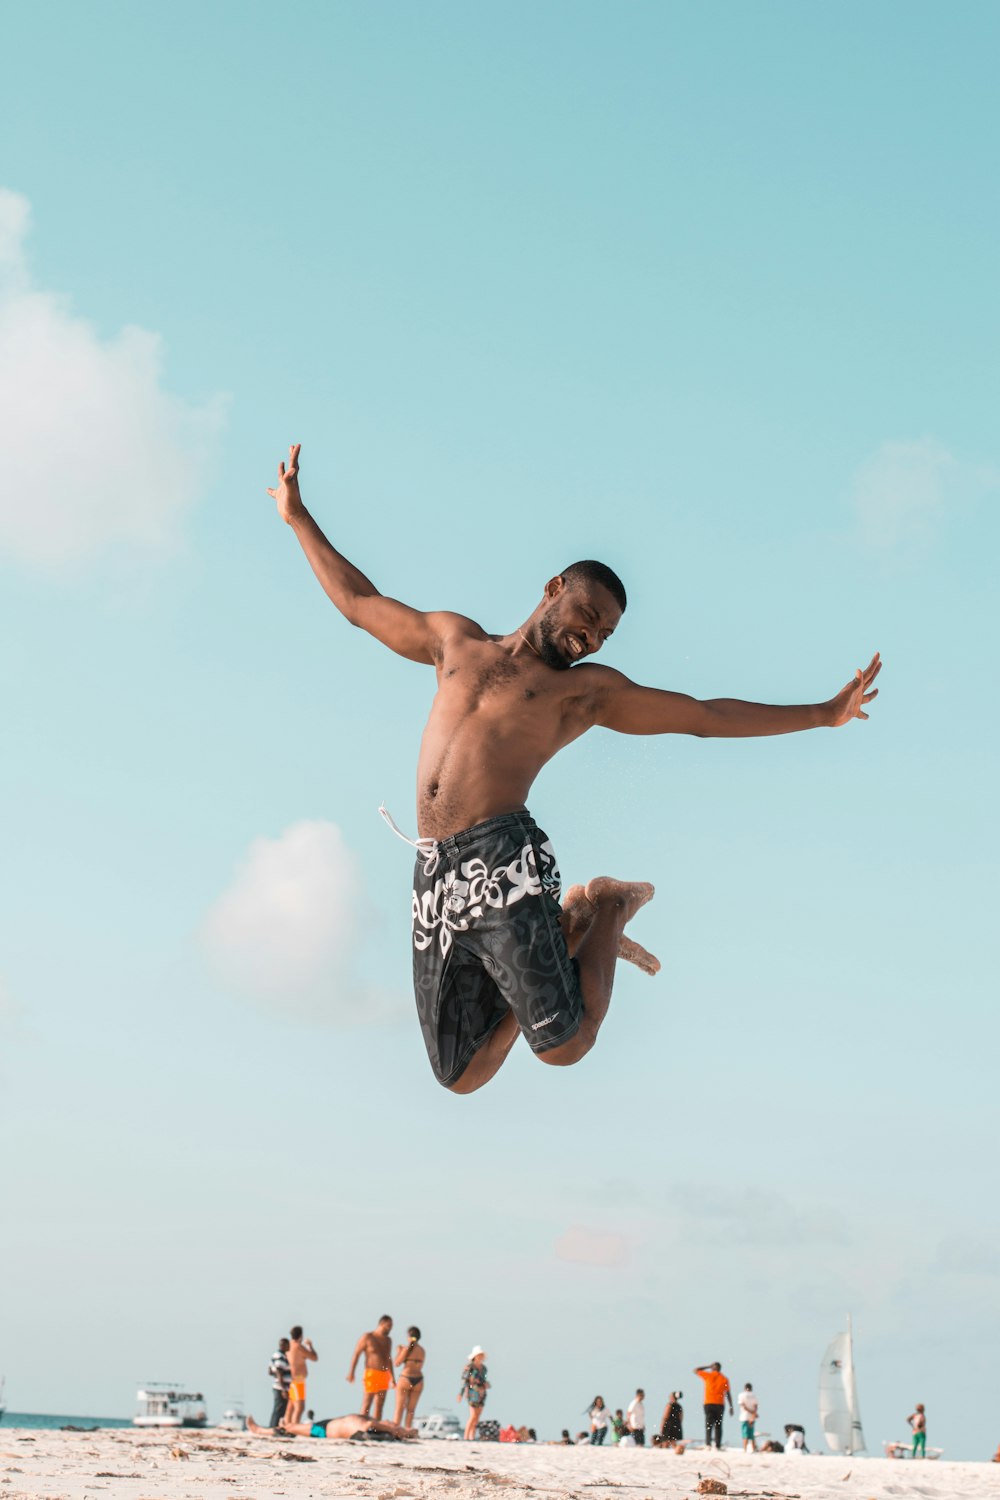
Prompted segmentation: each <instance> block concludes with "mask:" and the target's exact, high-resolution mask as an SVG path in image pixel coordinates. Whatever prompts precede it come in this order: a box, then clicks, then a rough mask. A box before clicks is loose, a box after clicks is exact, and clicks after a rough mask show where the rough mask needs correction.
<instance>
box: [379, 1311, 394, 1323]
mask: <svg viewBox="0 0 1000 1500" xmlns="http://www.w3.org/2000/svg"><path fill="white" fill-rule="evenodd" d="M379 1322H380V1323H391V1322H392V1319H391V1318H390V1316H389V1314H388V1313H383V1314H382V1316H381V1317H380V1318H379Z"/></svg>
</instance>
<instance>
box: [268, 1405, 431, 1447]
mask: <svg viewBox="0 0 1000 1500" xmlns="http://www.w3.org/2000/svg"><path fill="white" fill-rule="evenodd" d="M247 1427H248V1428H249V1430H250V1431H251V1432H252V1433H253V1434H254V1436H255V1437H280V1436H281V1434H282V1433H283V1432H288V1433H291V1434H293V1435H294V1436H295V1437H315V1438H336V1439H338V1440H340V1441H341V1442H343V1441H345V1440H349V1439H350V1438H353V1437H356V1436H357V1435H358V1433H362V1434H364V1435H367V1434H368V1433H380V1432H384V1433H386V1434H387V1435H388V1436H389V1437H394V1438H415V1437H418V1436H419V1434H418V1433H416V1432H414V1430H413V1428H412V1427H400V1426H399V1424H398V1422H376V1421H375V1420H374V1419H373V1418H372V1417H366V1416H362V1414H361V1413H360V1412H353V1413H352V1414H351V1415H350V1416H347V1417H327V1418H326V1420H325V1421H323V1422H289V1421H287V1420H286V1421H284V1422H282V1423H281V1424H280V1425H279V1426H278V1427H261V1426H260V1425H259V1424H258V1423H257V1422H255V1421H254V1419H253V1417H247Z"/></svg>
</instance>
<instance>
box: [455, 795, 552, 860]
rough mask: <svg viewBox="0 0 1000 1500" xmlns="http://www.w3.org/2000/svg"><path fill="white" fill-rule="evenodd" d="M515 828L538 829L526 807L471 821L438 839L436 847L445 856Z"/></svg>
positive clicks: (535, 830)
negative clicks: (470, 825) (466, 825)
mask: <svg viewBox="0 0 1000 1500" xmlns="http://www.w3.org/2000/svg"><path fill="white" fill-rule="evenodd" d="M515 828H516V829H520V830H522V831H523V832H524V833H536V832H537V831H538V824H537V823H536V822H535V820H534V818H533V817H532V816H531V814H530V812H529V811H528V809H527V808H526V807H525V808H522V809H521V811H520V812H509V813H500V814H499V816H498V817H496V818H487V819H486V821H485V823H473V825H472V827H471V828H463V829H461V830H460V831H459V832H458V833H450V834H449V835H448V837H447V838H446V839H439V840H438V842H437V847H438V849H439V850H440V852H441V853H442V854H443V855H444V856H445V857H446V858H447V856H448V855H449V854H456V853H457V852H458V850H459V849H468V848H469V846H470V845H471V844H478V843H479V841H480V839H485V838H489V837H490V835H491V834H494V833H505V832H506V831H507V830H508V829H515Z"/></svg>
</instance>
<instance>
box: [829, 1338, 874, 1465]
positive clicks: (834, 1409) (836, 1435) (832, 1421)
mask: <svg viewBox="0 0 1000 1500" xmlns="http://www.w3.org/2000/svg"><path fill="white" fill-rule="evenodd" d="M819 1425H820V1427H821V1428H822V1429H823V1436H824V1438H825V1439H826V1445H827V1447H828V1448H829V1449H830V1450H831V1452H833V1453H863V1452H864V1451H865V1435H864V1433H863V1432H862V1430H861V1413H860V1412H859V1410H858V1388H857V1384H856V1383H855V1379H854V1347H853V1342H852V1339H851V1320H850V1318H848V1320H847V1332H846V1333H838V1334H837V1337H836V1338H835V1339H834V1340H833V1341H832V1343H830V1345H829V1346H828V1348H827V1351H826V1353H825V1354H824V1355H823V1362H822V1364H821V1365H820V1367H819Z"/></svg>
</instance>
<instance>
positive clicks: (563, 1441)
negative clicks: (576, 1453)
mask: <svg viewBox="0 0 1000 1500" xmlns="http://www.w3.org/2000/svg"><path fill="white" fill-rule="evenodd" d="M556 1446H557V1447H559V1448H572V1446H573V1439H572V1438H571V1437H570V1435H569V1428H568V1427H564V1428H563V1430H562V1435H561V1437H560V1438H559V1442H558V1444H557V1445H556Z"/></svg>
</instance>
